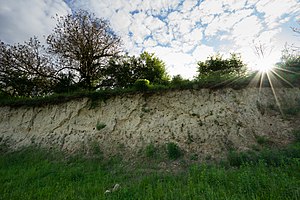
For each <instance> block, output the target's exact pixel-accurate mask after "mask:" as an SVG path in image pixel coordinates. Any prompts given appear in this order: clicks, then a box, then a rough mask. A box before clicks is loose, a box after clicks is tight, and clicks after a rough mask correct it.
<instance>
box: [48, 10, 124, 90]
mask: <svg viewBox="0 0 300 200" xmlns="http://www.w3.org/2000/svg"><path fill="white" fill-rule="evenodd" d="M47 43H48V45H49V49H48V50H49V52H50V53H52V54H53V55H54V56H56V57H57V58H58V60H59V62H60V66H59V69H58V70H59V71H68V72H69V73H71V74H72V75H73V76H77V77H78V81H79V83H81V85H82V86H83V87H85V88H89V89H92V88H97V87H98V86H97V84H99V80H101V79H102V78H103V76H104V69H105V67H106V66H107V64H108V61H109V59H111V58H114V57H116V56H117V55H118V53H119V52H120V43H121V40H120V38H119V37H118V36H117V35H116V34H115V33H114V32H113V31H112V29H111V27H110V25H109V23H108V21H106V20H104V19H99V18H96V17H95V15H94V14H89V13H88V12H86V11H79V12H75V13H73V14H69V15H67V16H63V17H58V18H57V25H56V27H55V29H54V32H53V33H52V34H50V35H49V36H48V38H47Z"/></svg>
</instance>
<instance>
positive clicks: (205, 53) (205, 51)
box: [192, 45, 215, 61]
mask: <svg viewBox="0 0 300 200" xmlns="http://www.w3.org/2000/svg"><path fill="white" fill-rule="evenodd" d="M214 54H215V51H214V48H213V47H210V46H207V45H200V46H197V47H196V48H195V50H194V52H193V54H192V55H193V57H194V59H196V60H197V61H204V60H206V59H207V58H208V57H209V56H212V55H214Z"/></svg>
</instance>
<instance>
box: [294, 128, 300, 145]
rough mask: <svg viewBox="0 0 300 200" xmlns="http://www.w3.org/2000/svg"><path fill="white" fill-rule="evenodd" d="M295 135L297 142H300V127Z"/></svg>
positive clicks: (295, 131)
mask: <svg viewBox="0 0 300 200" xmlns="http://www.w3.org/2000/svg"><path fill="white" fill-rule="evenodd" d="M293 135H294V137H295V142H300V129H299V130H294V131H293Z"/></svg>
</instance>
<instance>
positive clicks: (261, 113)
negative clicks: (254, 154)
mask: <svg viewBox="0 0 300 200" xmlns="http://www.w3.org/2000/svg"><path fill="white" fill-rule="evenodd" d="M276 95H277V97H278V100H279V102H280V104H281V108H283V109H285V108H286V107H287V106H288V107H289V108H291V109H292V108H293V106H299V105H300V90H299V88H291V89H287V88H282V89H277V90H276ZM91 105H92V102H91V101H90V100H89V99H82V100H77V101H70V102H68V103H64V104H58V105H45V106H44V107H21V108H10V107H1V108H0V127H1V128H0V144H1V145H4V144H5V145H6V146H8V147H9V148H11V149H18V148H21V147H24V146H29V145H37V146H41V147H46V148H55V149H56V148H58V149H60V150H64V151H68V152H76V151H78V150H82V149H86V150H88V149H89V148H90V146H91V145H98V146H99V147H100V149H101V151H102V152H103V153H104V155H107V156H108V155H112V154H117V153H119V152H121V153H125V154H127V155H132V156H134V155H137V152H139V151H140V150H141V149H144V148H145V147H146V146H147V145H148V144H150V143H152V144H154V145H156V146H163V145H165V144H166V143H168V142H174V143H176V144H177V145H178V146H179V147H180V148H181V149H182V150H184V151H185V153H186V155H187V154H190V153H196V154H198V155H199V156H203V157H205V156H212V157H219V156H222V155H224V153H226V151H227V150H228V149H237V150H246V149H248V148H251V147H252V146H253V144H255V143H256V137H257V136H266V137H268V138H269V139H270V140H272V141H274V142H276V143H278V144H280V143H284V142H285V141H289V139H290V137H291V134H290V132H291V130H292V129H293V128H295V126H298V125H299V124H300V122H298V121H297V120H295V119H293V120H291V118H289V117H284V116H282V114H281V113H280V112H279V109H278V107H277V104H276V101H275V98H274V95H273V92H272V90H270V89H269V88H263V89H261V91H259V89H258V88H248V89H243V90H233V89H222V90H209V89H202V90H184V91H168V92H164V93H154V94H136V95H123V96H117V97H112V98H110V99H108V100H107V101H106V102H103V101H99V102H96V104H95V102H93V105H96V106H91ZM97 124H98V125H99V124H102V125H105V127H104V128H102V127H100V128H101V129H100V128H99V127H98V129H99V130H98V129H97Z"/></svg>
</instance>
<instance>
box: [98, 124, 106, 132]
mask: <svg viewBox="0 0 300 200" xmlns="http://www.w3.org/2000/svg"><path fill="white" fill-rule="evenodd" d="M105 127H106V124H104V123H102V122H97V125H96V128H97V130H98V131H100V130H101V129H104V128H105Z"/></svg>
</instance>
